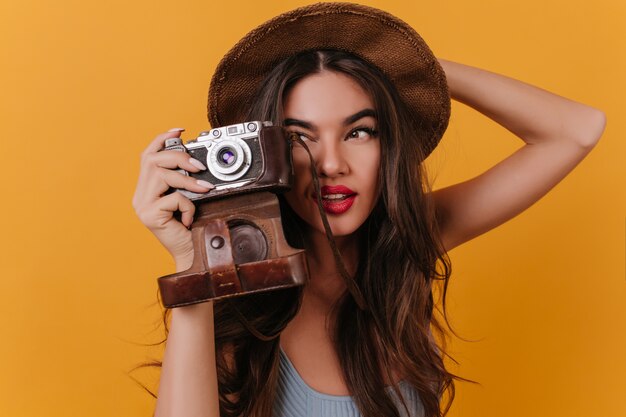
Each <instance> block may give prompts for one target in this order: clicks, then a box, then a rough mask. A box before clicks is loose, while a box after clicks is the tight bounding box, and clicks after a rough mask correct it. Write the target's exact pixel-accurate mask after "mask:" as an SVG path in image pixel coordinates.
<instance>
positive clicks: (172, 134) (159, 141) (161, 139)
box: [142, 127, 185, 156]
mask: <svg viewBox="0 0 626 417" xmlns="http://www.w3.org/2000/svg"><path fill="white" fill-rule="evenodd" d="M184 131H185V129H183V128H179V127H175V128H173V129H170V130H169V131H167V132H165V133H160V134H158V135H157V136H156V137H155V138H154V140H153V141H152V142H150V144H149V145H148V146H147V147H146V149H145V150H144V151H143V153H142V156H143V155H145V154H149V153H153V152H158V151H160V150H161V149H163V147H164V146H163V145H164V144H165V140H166V139H171V138H179V137H180V134H181V133H182V132H184Z"/></svg>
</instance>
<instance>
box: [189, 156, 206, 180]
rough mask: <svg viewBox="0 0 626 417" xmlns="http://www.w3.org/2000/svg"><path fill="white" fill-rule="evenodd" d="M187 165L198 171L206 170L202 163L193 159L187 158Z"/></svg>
mask: <svg viewBox="0 0 626 417" xmlns="http://www.w3.org/2000/svg"><path fill="white" fill-rule="evenodd" d="M189 163H190V164H191V165H193V166H195V167H196V168H198V169H201V170H203V171H204V170H206V167H205V166H204V165H203V164H202V162H200V161H198V160H197V159H195V158H189ZM207 184H208V183H207Z"/></svg>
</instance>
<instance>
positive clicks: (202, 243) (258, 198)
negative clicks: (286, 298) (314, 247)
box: [158, 121, 308, 308]
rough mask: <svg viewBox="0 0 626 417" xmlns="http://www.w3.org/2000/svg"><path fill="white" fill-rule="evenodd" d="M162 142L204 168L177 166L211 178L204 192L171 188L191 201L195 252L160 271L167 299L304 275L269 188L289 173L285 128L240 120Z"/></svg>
mask: <svg viewBox="0 0 626 417" xmlns="http://www.w3.org/2000/svg"><path fill="white" fill-rule="evenodd" d="M165 149H166V150H177V151H181V152H187V153H188V154H189V155H190V156H192V157H193V158H195V159H198V160H199V161H201V162H203V163H205V165H206V166H207V168H208V169H207V170H206V171H203V172H199V173H191V172H186V171H182V172H183V173H185V174H186V175H190V176H192V177H195V178H197V179H203V180H205V181H209V182H211V183H212V184H214V185H215V189H213V190H211V191H210V192H208V193H206V194H197V193H192V192H189V191H187V190H180V189H178V190H175V191H176V192H180V193H182V194H183V195H185V196H187V197H188V198H189V199H191V200H192V201H194V203H195V204H196V215H195V219H194V222H193V223H192V226H191V233H192V239H193V246H194V260H193V264H192V266H191V267H190V268H189V269H188V270H187V271H183V272H179V273H176V274H171V275H166V276H164V277H161V278H159V280H158V282H159V290H160V292H161V299H162V301H163V305H164V306H165V307H168V308H171V307H179V306H183V305H188V304H195V303H200V302H203V301H208V300H216V299H221V298H225V297H235V296H240V295H245V294H249V293H253V292H260V291H268V290H274V289H281V288H287V287H293V286H296V285H302V284H304V283H305V281H306V279H307V278H308V268H307V264H306V258H305V255H304V251H303V250H297V249H294V248H292V247H291V246H289V244H288V243H287V241H286V240H285V237H284V234H283V229H282V223H281V218H280V208H279V203H278V198H277V197H276V195H275V194H274V193H276V192H281V191H286V190H288V189H289V188H291V184H292V181H293V169H292V162H291V142H290V140H289V136H288V133H287V131H286V130H285V129H283V128H282V127H279V126H272V124H271V123H270V122H259V121H253V122H246V123H239V124H235V125H230V126H224V127H219V128H215V129H211V130H209V131H206V132H202V133H201V134H200V135H199V136H198V137H197V138H196V139H195V140H192V141H189V142H187V143H186V144H183V143H182V141H181V139H179V138H174V139H168V140H167V141H166V143H165ZM172 191H174V190H172Z"/></svg>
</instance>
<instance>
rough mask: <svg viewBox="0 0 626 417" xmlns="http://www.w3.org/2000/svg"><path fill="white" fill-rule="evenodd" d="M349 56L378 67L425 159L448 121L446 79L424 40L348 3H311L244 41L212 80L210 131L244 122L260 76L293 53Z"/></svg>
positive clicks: (397, 21) (365, 8)
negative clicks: (410, 119) (415, 130)
mask: <svg viewBox="0 0 626 417" xmlns="http://www.w3.org/2000/svg"><path fill="white" fill-rule="evenodd" d="M315 49H337V50H341V51H345V52H349V53H351V54H353V55H356V56H357V57H359V58H361V59H363V60H364V61H366V62H368V63H369V64H371V65H373V66H375V67H378V68H379V69H380V70H381V71H382V72H383V73H384V74H385V75H386V76H387V77H388V78H389V80H390V81H391V82H392V83H393V84H394V85H395V86H396V88H397V90H398V92H399V94H400V97H401V98H402V99H403V101H404V102H405V104H406V105H408V107H409V109H410V110H411V111H412V112H413V113H414V114H415V117H416V118H418V119H419V120H421V125H422V126H423V127H424V128H425V129H427V130H428V132H429V135H428V136H429V138H430V139H429V140H428V143H425V144H424V149H425V151H426V154H428V153H430V152H431V151H432V150H433V149H434V148H435V146H436V145H437V143H438V142H439V140H440V139H441V136H442V135H443V133H444V131H445V130H446V128H447V126H448V120H449V118H450V94H449V92H448V85H447V83H446V77H445V72H444V71H443V69H442V68H441V65H440V64H439V62H438V61H437V59H436V58H435V56H434V54H433V53H432V51H431V50H430V48H429V47H428V45H426V42H424V40H423V39H422V37H421V36H420V35H419V34H418V33H417V32H416V31H415V30H414V29H413V28H412V27H411V26H409V25H408V24H407V23H405V22H403V21H402V20H400V19H398V18H397V17H395V16H393V15H391V14H389V13H387V12H384V11H382V10H379V9H375V8H372V7H368V6H363V5H358V4H353V3H316V4H312V5H309V6H305V7H300V8H298V9H295V10H292V11H289V12H286V13H283V14H281V15H279V16H276V17H274V18H272V19H270V20H268V21H267V22H265V23H263V24H261V25H260V26H258V27H257V28H256V29H254V30H252V31H251V32H249V33H248V34H247V35H246V36H244V37H243V39H241V40H240V41H239V42H238V43H237V44H236V45H235V46H234V47H233V48H232V49H231V50H230V51H229V52H228V53H227V54H226V55H225V56H224V57H223V58H222V60H221V62H220V63H219V64H218V66H217V69H216V70H215V73H214V75H213V78H212V80H211V86H210V89H209V100H208V117H209V122H210V123H211V126H212V127H218V126H224V125H229V124H235V123H241V122H244V121H245V120H243V119H244V118H245V114H246V111H247V109H248V107H249V106H250V101H251V100H252V97H253V96H254V94H255V92H256V91H257V89H258V87H259V86H260V84H261V82H262V81H263V80H264V78H265V76H266V75H267V74H268V72H269V71H271V70H272V69H273V68H274V67H275V66H276V65H277V64H279V63H280V62H281V61H283V60H284V59H286V58H288V57H290V56H293V55H295V54H297V53H300V52H303V51H307V50H315Z"/></svg>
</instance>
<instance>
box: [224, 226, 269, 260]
mask: <svg viewBox="0 0 626 417" xmlns="http://www.w3.org/2000/svg"><path fill="white" fill-rule="evenodd" d="M230 241H231V244H232V253H233V260H234V262H235V264H236V265H241V264H247V263H249V262H257V261H262V260H264V259H266V258H267V249H268V248H267V241H266V240H265V235H264V234H263V232H261V230H259V229H258V228H257V227H256V226H253V225H251V224H248V223H239V224H230Z"/></svg>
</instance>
